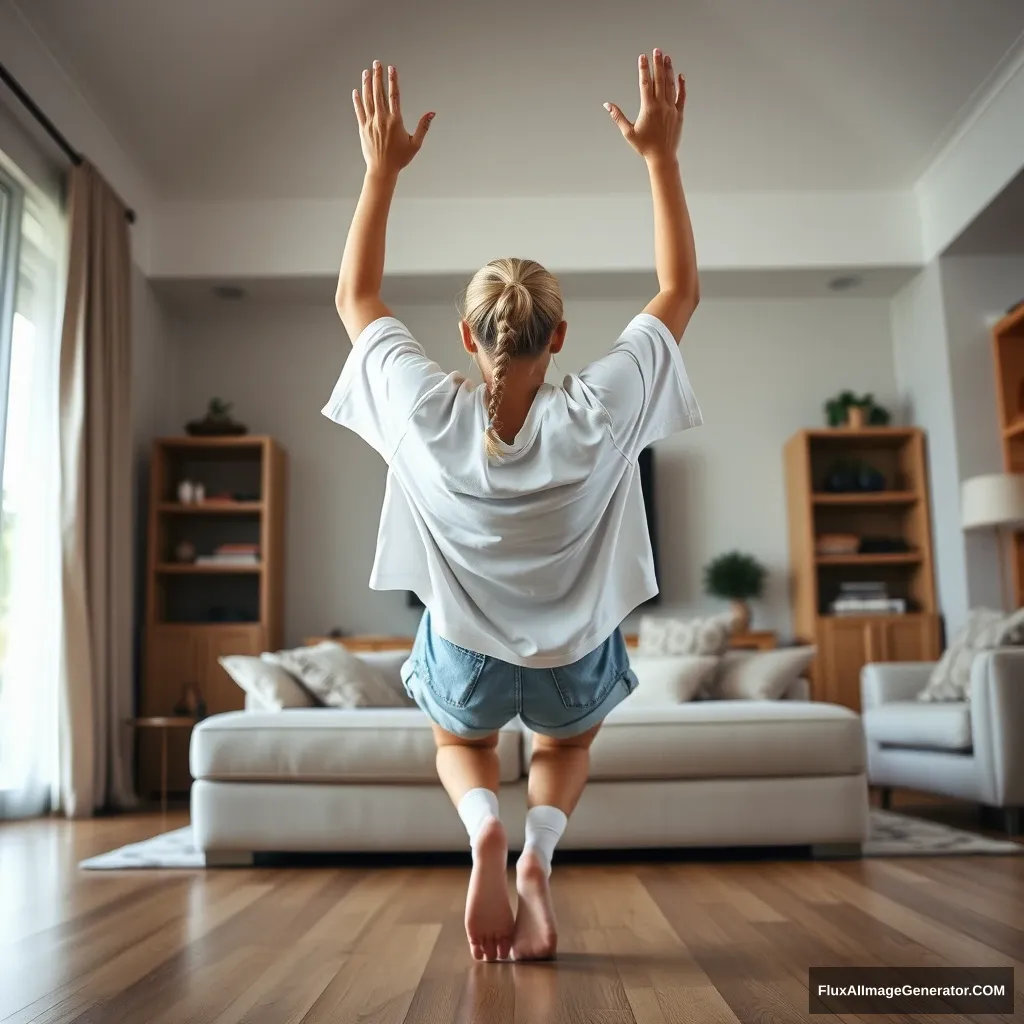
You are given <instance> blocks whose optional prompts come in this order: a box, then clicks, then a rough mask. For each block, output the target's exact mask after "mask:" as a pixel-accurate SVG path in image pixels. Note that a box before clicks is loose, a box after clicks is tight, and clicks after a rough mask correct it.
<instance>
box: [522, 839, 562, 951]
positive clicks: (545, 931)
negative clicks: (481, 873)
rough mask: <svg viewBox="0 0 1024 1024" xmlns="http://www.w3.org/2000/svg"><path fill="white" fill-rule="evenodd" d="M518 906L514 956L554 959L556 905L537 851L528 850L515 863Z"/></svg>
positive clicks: (556, 939)
mask: <svg viewBox="0 0 1024 1024" xmlns="http://www.w3.org/2000/svg"><path fill="white" fill-rule="evenodd" d="M516 889H517V890H518V892H519V907H518V908H517V910H516V930H515V932H514V933H513V936H512V959H513V960H552V959H554V956H555V950H556V948H557V947H558V928H557V926H556V925H555V908H554V907H553V906H552V904H551V886H550V885H549V883H548V873H547V871H545V870H544V866H543V865H542V864H541V862H540V861H539V860H537V856H536V854H534V853H532V852H531V851H530V850H525V851H524V852H523V854H522V855H521V856H520V858H519V863H518V864H517V865H516Z"/></svg>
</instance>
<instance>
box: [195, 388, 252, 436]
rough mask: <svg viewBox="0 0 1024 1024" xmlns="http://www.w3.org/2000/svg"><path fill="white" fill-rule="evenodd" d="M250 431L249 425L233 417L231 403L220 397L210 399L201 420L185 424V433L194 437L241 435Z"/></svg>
mask: <svg viewBox="0 0 1024 1024" xmlns="http://www.w3.org/2000/svg"><path fill="white" fill-rule="evenodd" d="M248 432H249V428H248V427H246V426H245V425H244V424H241V423H239V422H237V421H236V420H233V419H232V418H231V403H230V402H225V401H224V400H223V399H220V398H211V399H210V404H209V406H207V409H206V415H205V416H204V417H203V418H202V419H201V420H190V421H189V422H188V423H186V424H185V433H187V434H191V435H192V436H193V437H239V436H241V435H242V434H246V433H248Z"/></svg>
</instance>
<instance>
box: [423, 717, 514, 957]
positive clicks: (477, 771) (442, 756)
mask: <svg viewBox="0 0 1024 1024" xmlns="http://www.w3.org/2000/svg"><path fill="white" fill-rule="evenodd" d="M433 728H434V741H435V743H436V744H437V774H438V775H439V776H440V779H441V783H442V785H443V786H444V788H445V790H446V791H447V793H448V796H449V797H450V798H451V801H452V803H453V804H455V806H456V807H458V805H459V802H460V801H461V800H462V798H463V797H464V796H465V795H466V794H467V793H468V792H469V791H470V790H472V789H489V790H490V791H491V792H492V793H497V792H498V780H499V769H498V753H497V750H496V747H497V745H498V734H497V733H494V734H493V735H492V736H487V737H485V738H484V739H480V740H467V739H464V738H463V737H461V736H456V735H454V734H452V733H450V732H446V731H445V730H444V729H441V728H440V727H439V726H436V725H435V726H434V727H433ZM472 845H473V871H472V873H471V874H470V877H469V892H468V894H467V896H466V937H467V938H468V939H469V947H470V950H471V952H472V954H473V957H474V959H476V960H496V959H507V958H508V956H509V955H510V953H511V948H512V929H513V925H514V921H513V918H512V907H511V905H510V903H509V899H508V885H507V883H506V880H505V871H506V866H507V862H508V838H507V837H506V835H505V829H504V827H503V826H502V824H501V822H500V821H498V819H497V818H492V819H491V820H490V821H488V822H486V823H485V824H484V825H482V826H481V827H480V830H479V831H478V832H477V833H476V835H475V836H474V839H473V844H472Z"/></svg>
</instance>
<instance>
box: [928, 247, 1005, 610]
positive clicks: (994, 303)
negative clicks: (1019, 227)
mask: <svg viewBox="0 0 1024 1024" xmlns="http://www.w3.org/2000/svg"><path fill="white" fill-rule="evenodd" d="M939 265H940V269H941V275H942V298H943V308H944V311H945V318H946V335H947V339H948V345H949V369H950V381H951V384H952V393H953V414H954V424H955V432H956V448H957V468H958V470H959V482H961V483H962V482H963V481H964V480H967V479H969V478H970V477H972V476H977V475H979V474H981V473H998V472H1001V471H1002V468H1003V461H1002V448H1001V445H1000V443H999V419H998V413H997V412H996V387H995V366H994V362H993V357H992V333H991V324H992V321H993V320H995V319H998V318H999V317H1001V316H1002V315H1003V314H1004V313H1005V312H1006V310H1007V309H1008V308H1009V307H1010V306H1011V305H1012V304H1013V303H1015V302H1019V301H1020V300H1021V299H1022V298H1024V257H1020V256H1018V257H1012V256H995V257H989V256H945V257H943V258H942V259H941V260H940V264H939ZM963 544H964V558H965V563H966V572H967V602H968V605H969V606H970V607H981V606H984V607H991V608H998V607H1000V606H1001V604H1002V599H1003V598H1002V588H1001V584H1000V578H999V572H1000V566H999V551H998V547H997V544H996V538H995V534H994V533H989V532H987V531H986V532H972V533H968V534H965V535H964V537H963Z"/></svg>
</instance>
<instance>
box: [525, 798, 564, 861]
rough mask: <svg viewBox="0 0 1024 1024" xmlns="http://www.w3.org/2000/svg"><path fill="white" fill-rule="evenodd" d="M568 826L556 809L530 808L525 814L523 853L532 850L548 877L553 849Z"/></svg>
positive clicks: (547, 807) (562, 815)
mask: <svg viewBox="0 0 1024 1024" xmlns="http://www.w3.org/2000/svg"><path fill="white" fill-rule="evenodd" d="M568 824H569V819H568V818H567V817H566V816H565V814H564V812H562V811H560V810H559V809H558V808H557V807H550V806H543V807H531V808H530V809H529V810H528V811H527V812H526V842H524V843H523V852H524V853H525V852H526V851H527V850H532V851H533V853H534V855H535V856H536V857H537V859H538V860H539V861H540V862H541V864H543V865H544V870H545V871H547V873H548V874H549V875H550V874H551V858H552V857H553V856H554V853H555V847H556V846H557V845H558V840H559V839H561V838H562V833H563V832H564V831H565V826H566V825H568Z"/></svg>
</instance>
